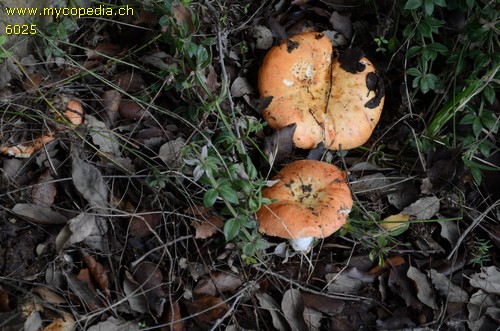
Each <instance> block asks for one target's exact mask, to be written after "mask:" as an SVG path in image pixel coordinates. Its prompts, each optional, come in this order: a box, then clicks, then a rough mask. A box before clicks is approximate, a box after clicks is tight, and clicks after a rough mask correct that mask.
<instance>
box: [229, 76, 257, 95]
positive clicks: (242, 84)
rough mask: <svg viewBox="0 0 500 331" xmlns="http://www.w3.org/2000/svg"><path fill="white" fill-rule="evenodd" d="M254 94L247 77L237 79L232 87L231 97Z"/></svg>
mask: <svg viewBox="0 0 500 331" xmlns="http://www.w3.org/2000/svg"><path fill="white" fill-rule="evenodd" d="M252 93H253V87H252V85H250V83H249V82H248V80H247V79H246V78H245V77H236V79H235V80H234V82H233V84H232V85H231V95H232V96H233V97H236V98H238V97H242V96H244V95H247V94H252Z"/></svg>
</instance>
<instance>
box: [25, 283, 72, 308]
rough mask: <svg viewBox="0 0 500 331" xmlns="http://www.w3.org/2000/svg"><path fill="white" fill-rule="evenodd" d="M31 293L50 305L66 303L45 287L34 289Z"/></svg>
mask: <svg viewBox="0 0 500 331" xmlns="http://www.w3.org/2000/svg"><path fill="white" fill-rule="evenodd" d="M33 293H36V294H38V295H39V296H40V297H41V298H42V299H43V300H44V301H46V302H49V303H52V304H56V305H62V304H65V303H66V300H64V298H63V297H62V296H60V295H59V294H57V293H54V292H53V291H51V290H50V289H49V288H47V287H35V288H34V289H33Z"/></svg>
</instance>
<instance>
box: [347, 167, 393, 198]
mask: <svg viewBox="0 0 500 331" xmlns="http://www.w3.org/2000/svg"><path fill="white" fill-rule="evenodd" d="M391 186H392V185H391V180H390V179H389V178H387V177H386V176H385V175H384V174H383V173H381V172H378V173H375V174H372V175H366V176H363V177H361V178H359V179H357V180H355V181H353V182H352V183H351V188H352V190H353V192H354V193H356V194H363V195H365V196H366V197H367V198H369V199H370V200H372V201H377V200H378V199H380V197H382V196H383V195H385V194H386V193H387V192H388V191H389V189H390V188H391Z"/></svg>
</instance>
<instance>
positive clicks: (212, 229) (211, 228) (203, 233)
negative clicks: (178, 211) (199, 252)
mask: <svg viewBox="0 0 500 331" xmlns="http://www.w3.org/2000/svg"><path fill="white" fill-rule="evenodd" d="M185 212H186V214H188V215H193V216H194V217H193V218H192V219H191V225H193V227H194V228H195V229H196V235H195V238H197V239H206V238H209V237H211V236H213V235H214V234H215V233H217V231H218V230H220V229H222V227H223V226H224V222H223V221H222V219H221V218H220V217H218V216H217V215H214V214H213V213H212V212H211V211H210V210H209V209H207V208H205V207H203V206H200V205H193V206H191V207H189V208H187V209H186V210H185Z"/></svg>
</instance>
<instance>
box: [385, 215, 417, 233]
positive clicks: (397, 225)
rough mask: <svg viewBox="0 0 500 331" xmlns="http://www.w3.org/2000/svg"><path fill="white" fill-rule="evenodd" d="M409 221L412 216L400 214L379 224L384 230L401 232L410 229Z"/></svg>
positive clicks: (389, 217)
mask: <svg viewBox="0 0 500 331" xmlns="http://www.w3.org/2000/svg"><path fill="white" fill-rule="evenodd" d="M409 220H410V216H408V215H405V214H403V213H399V214H396V215H391V216H388V217H386V218H384V219H383V220H382V221H381V222H380V223H379V224H380V226H381V227H382V228H384V229H386V230H389V231H401V230H405V229H407V228H408V226H409V223H408V221H409Z"/></svg>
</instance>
